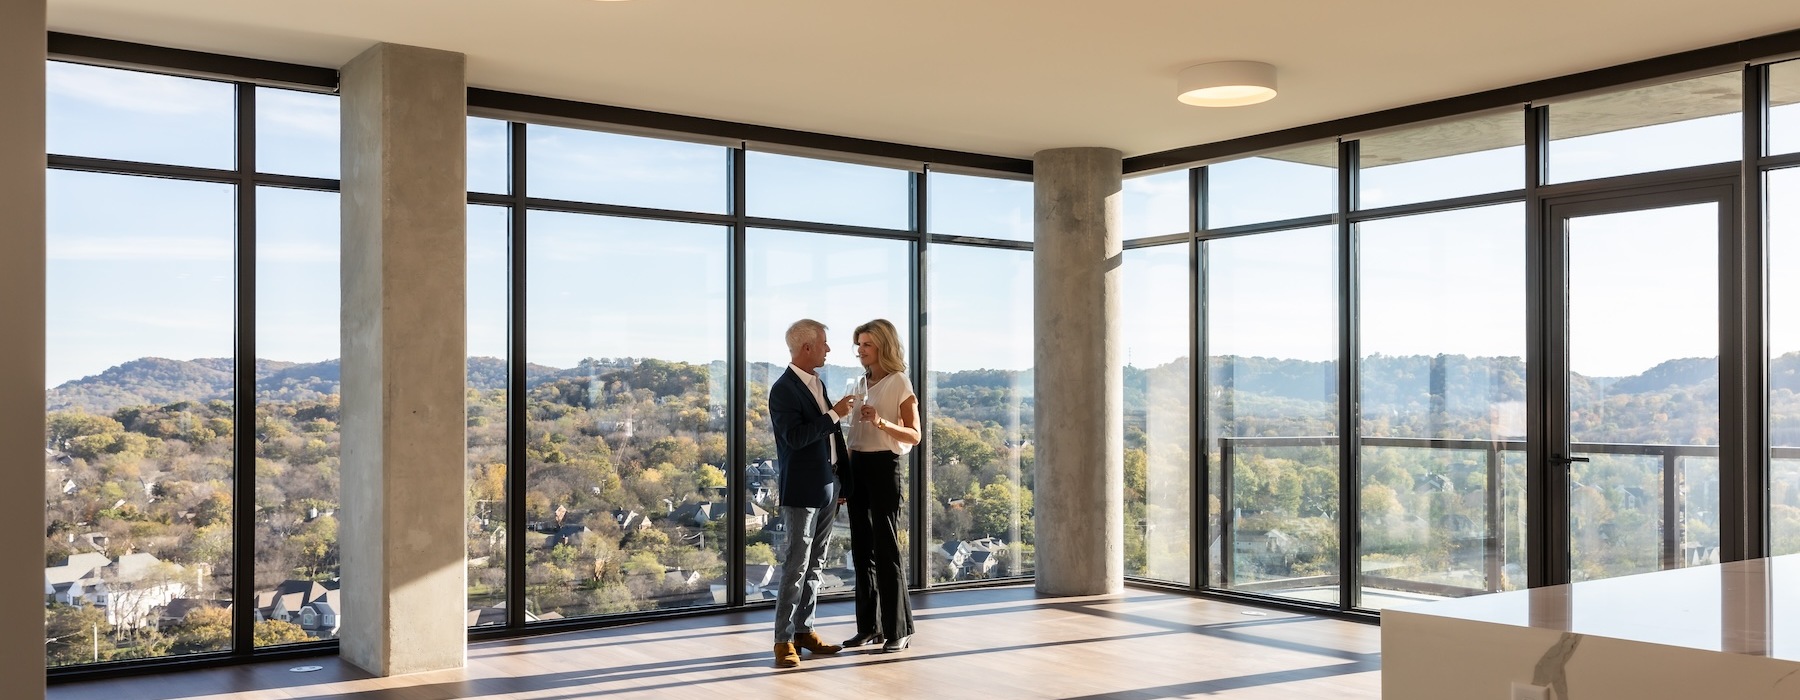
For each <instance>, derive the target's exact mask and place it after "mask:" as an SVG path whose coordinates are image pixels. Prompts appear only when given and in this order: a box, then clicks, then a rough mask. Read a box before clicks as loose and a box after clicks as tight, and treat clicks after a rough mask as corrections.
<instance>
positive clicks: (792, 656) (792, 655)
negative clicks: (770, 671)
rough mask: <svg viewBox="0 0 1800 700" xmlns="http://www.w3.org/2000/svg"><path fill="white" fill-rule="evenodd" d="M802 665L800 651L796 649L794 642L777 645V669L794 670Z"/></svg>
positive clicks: (777, 643)
mask: <svg viewBox="0 0 1800 700" xmlns="http://www.w3.org/2000/svg"><path fill="white" fill-rule="evenodd" d="M799 665H800V650H798V649H795V648H794V643H793V642H776V643H775V668H793V667H795V666H799Z"/></svg>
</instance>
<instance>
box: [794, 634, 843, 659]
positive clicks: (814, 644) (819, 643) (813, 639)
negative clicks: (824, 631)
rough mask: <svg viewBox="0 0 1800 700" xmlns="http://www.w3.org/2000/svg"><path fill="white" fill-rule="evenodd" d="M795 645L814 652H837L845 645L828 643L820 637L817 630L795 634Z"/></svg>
mask: <svg viewBox="0 0 1800 700" xmlns="http://www.w3.org/2000/svg"><path fill="white" fill-rule="evenodd" d="M794 646H797V647H800V648H801V649H805V650H807V651H810V652H812V653H814V654H836V653H838V652H840V651H843V650H844V648H843V647H840V646H838V645H836V644H826V643H825V640H823V639H820V638H819V635H818V633H817V632H801V633H799V634H796V635H794Z"/></svg>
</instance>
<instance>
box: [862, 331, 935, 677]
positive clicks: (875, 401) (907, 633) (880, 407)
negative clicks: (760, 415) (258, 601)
mask: <svg viewBox="0 0 1800 700" xmlns="http://www.w3.org/2000/svg"><path fill="white" fill-rule="evenodd" d="M855 337H856V359H857V360H858V361H860V362H862V366H863V369H864V370H865V371H866V372H867V374H866V376H865V377H864V378H863V381H864V382H865V383H866V384H865V386H867V387H868V388H867V398H866V399H865V400H863V401H861V406H859V407H858V408H856V409H855V412H854V413H852V415H853V416H855V421H854V422H853V423H852V424H851V426H850V438H849V441H850V468H851V469H853V470H855V472H854V473H855V477H854V478H853V479H852V481H851V486H850V495H849V503H848V505H849V506H850V551H851V558H852V559H853V560H854V564H855V567H856V636H854V637H851V638H850V639H847V640H845V641H844V646H846V647H856V646H862V645H864V644H882V651H888V652H894V651H900V650H902V649H905V648H907V646H909V645H910V644H911V642H912V633H913V620H912V605H911V604H910V603H909V602H908V601H907V598H906V595H907V591H906V575H905V574H904V573H903V572H902V571H901V568H900V533H899V527H900V475H901V473H902V470H903V469H905V467H902V466H901V461H900V458H901V457H902V456H903V455H905V454H906V453H908V452H911V451H912V446H913V445H917V444H919V401H918V397H917V396H916V395H915V394H914V393H913V388H912V383H911V382H910V381H909V380H908V379H907V377H906V359H905V357H906V354H905V353H904V352H903V351H902V350H901V349H900V336H899V334H898V333H896V332H895V331H894V324H892V323H889V322H888V321H887V320H886V319H879V318H878V319H875V320H873V321H870V322H868V323H865V324H863V325H860V326H857V327H856V336H855ZM858 393H862V392H861V391H859V392H858ZM884 642H885V643H884Z"/></svg>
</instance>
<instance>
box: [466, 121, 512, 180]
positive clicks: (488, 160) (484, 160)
mask: <svg viewBox="0 0 1800 700" xmlns="http://www.w3.org/2000/svg"><path fill="white" fill-rule="evenodd" d="M511 144H512V139H511V137H509V136H508V130H507V123H506V122H505V121H502V120H499V119H483V118H481V117H469V152H468V158H469V191H470V192H486V193H489V194H510V193H512V187H510V186H508V184H507V183H508V179H507V176H508V174H509V173H510V172H511V171H512V167H511V166H512V149H511V147H510V146H511Z"/></svg>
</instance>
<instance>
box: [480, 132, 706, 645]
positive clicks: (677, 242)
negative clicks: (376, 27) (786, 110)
mask: <svg viewBox="0 0 1800 700" xmlns="http://www.w3.org/2000/svg"><path fill="white" fill-rule="evenodd" d="M514 128H515V129H519V128H522V129H524V131H525V140H526V146H525V148H526V152H525V158H524V160H525V163H526V167H525V171H526V173H528V177H527V178H526V180H525V181H524V182H523V183H519V182H516V181H515V182H514V183H513V188H514V189H520V188H521V185H522V189H523V190H524V192H525V193H526V195H527V196H528V197H530V198H531V202H532V204H533V205H534V206H532V208H531V210H530V211H529V212H527V214H526V216H525V217H524V221H523V223H524V226H523V231H522V232H521V231H515V232H514V241H515V243H516V242H521V241H522V242H523V244H524V246H523V248H524V268H523V270H524V275H525V289H524V300H523V304H522V306H521V305H519V304H517V303H516V302H515V304H514V308H518V309H520V310H521V311H522V312H523V314H524V319H525V321H524V328H523V332H524V336H525V338H524V340H525V343H526V346H525V347H526V351H525V357H524V362H525V365H526V368H525V375H526V376H525V386H524V394H523V398H524V401H523V403H522V405H521V406H520V407H519V408H520V409H522V410H523V411H524V413H525V416H524V418H523V422H524V426H525V427H524V432H523V434H521V435H519V436H517V437H515V438H514V439H515V440H520V439H522V440H523V441H524V445H523V448H524V449H523V452H524V461H523V466H524V468H525V471H526V473H525V492H524V493H523V494H515V495H513V496H512V497H514V498H520V497H522V498H523V499H524V505H525V523H524V533H523V536H524V538H525V542H524V545H525V546H524V558H523V559H522V560H521V561H520V562H518V564H517V565H519V566H523V567H524V569H525V571H524V573H525V586H526V591H525V609H524V610H523V614H524V615H526V616H529V617H528V618H527V619H530V618H531V617H535V618H536V619H540V620H541V619H545V618H552V619H555V618H568V617H577V616H584V615H600V614H613V613H628V612H635V611H642V610H655V609H665V608H675V607H688V606H696V605H711V604H713V603H714V602H715V596H716V591H719V590H722V589H723V588H724V586H725V582H726V580H727V579H726V572H725V556H724V554H723V552H724V550H725V542H726V541H727V537H728V534H727V532H726V531H725V527H724V525H725V522H726V516H727V513H728V509H727V508H725V507H723V506H724V503H725V500H726V499H725V488H726V483H727V480H726V471H727V468H728V465H727V459H726V446H725V441H726V431H727V427H726V417H727V416H728V415H729V413H730V412H729V409H728V406H727V402H726V395H725V393H724V391H723V388H724V387H725V386H726V384H725V382H726V381H727V377H726V375H727V373H728V370H727V369H726V366H725V364H726V358H727V354H726V353H727V346H728V343H729V335H728V329H729V326H728V319H729V314H730V306H729V304H728V292H729V288H730V284H729V279H730V277H729V275H730V262H729V258H728V254H729V251H730V248H731V232H730V229H729V228H728V227H726V226H722V225H719V224H717V223H708V222H704V221H695V220H693V217H692V215H691V213H694V212H698V213H716V212H720V211H723V210H724V209H725V206H726V201H727V191H726V188H725V186H724V183H725V180H726V174H727V170H728V165H729V158H728V150H727V149H725V148H722V147H719V146H714V145H708V144H695V143H685V142H679V141H669V140H664V139H650V138H643V137H635V136H624V135H617V134H609V133H604V132H598V131H587V130H581V129H570V128H563V127H551V126H540V125H518V126H515V127H514ZM609 207H615V208H609ZM616 207H637V208H646V209H650V208H653V209H656V210H662V211H666V212H669V213H670V214H671V216H667V217H657V218H647V217H634V216H620V215H617V214H616V213H615V212H617V211H618V209H616ZM683 213H689V214H688V215H687V216H685V217H684V216H683ZM683 218H686V219H687V220H681V219H683ZM521 234H522V235H521ZM518 447H519V446H518V445H514V449H515V454H517V449H518Z"/></svg>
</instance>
